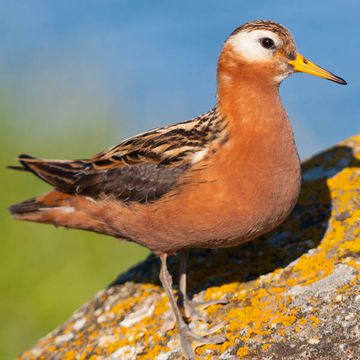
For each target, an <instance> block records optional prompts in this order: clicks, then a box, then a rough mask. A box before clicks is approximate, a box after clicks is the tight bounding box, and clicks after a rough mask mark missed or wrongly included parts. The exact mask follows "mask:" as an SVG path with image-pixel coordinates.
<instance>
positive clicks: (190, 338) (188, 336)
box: [160, 254, 225, 360]
mask: <svg viewBox="0 0 360 360" xmlns="http://www.w3.org/2000/svg"><path fill="white" fill-rule="evenodd" d="M166 259H167V254H161V255H160V260H161V269H160V281H161V283H162V286H163V288H164V289H165V291H166V294H167V296H168V298H169V301H170V305H171V308H172V311H173V313H174V315H175V319H176V323H177V326H178V328H179V333H180V345H181V348H182V350H183V352H184V355H185V357H186V358H187V359H188V360H194V359H195V351H194V350H193V347H192V343H193V342H194V343H195V344H194V345H195V346H194V347H196V346H200V345H204V344H219V343H222V342H224V341H225V339H224V338H223V337H221V336H215V337H213V338H204V337H202V336H200V335H197V334H195V333H193V332H192V331H191V330H190V329H189V327H188V325H187V324H186V323H185V321H184V319H183V318H182V316H181V313H180V310H179V307H178V305H177V303H176V300H175V296H174V293H173V289H172V277H171V275H170V273H169V271H168V269H167V264H166Z"/></svg>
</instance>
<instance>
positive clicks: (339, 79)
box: [335, 76, 347, 85]
mask: <svg viewBox="0 0 360 360" xmlns="http://www.w3.org/2000/svg"><path fill="white" fill-rule="evenodd" d="M335 82H337V83H338V84H340V85H347V81H346V80H344V79H342V78H341V77H338V76H337V79H336V80H335Z"/></svg>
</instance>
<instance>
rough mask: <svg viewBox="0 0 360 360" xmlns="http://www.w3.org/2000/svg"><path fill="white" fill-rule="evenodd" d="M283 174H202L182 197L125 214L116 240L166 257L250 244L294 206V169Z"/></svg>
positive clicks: (296, 191)
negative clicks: (186, 250)
mask: <svg viewBox="0 0 360 360" xmlns="http://www.w3.org/2000/svg"><path fill="white" fill-rule="evenodd" d="M286 169H287V170H286V171H287V173H286V176H283V175H285V174H282V171H280V172H278V173H277V174H274V173H271V172H272V169H271V168H270V169H268V171H269V173H266V174H264V173H261V172H260V173H258V174H255V173H254V172H252V177H251V176H245V177H244V176H241V175H240V174H237V173H236V172H235V173H234V174H229V173H226V172H224V173H222V172H219V171H216V173H214V174H211V172H210V173H209V172H207V174H206V177H207V180H206V181H205V180H204V181H202V180H201V181H192V183H193V185H191V186H189V185H188V184H187V185H186V186H184V189H185V190H184V191H182V189H181V187H180V188H179V190H178V192H177V193H176V194H174V195H172V196H169V197H164V198H163V199H161V200H159V201H156V202H155V203H153V204H146V205H135V206H134V207H132V208H128V209H127V210H126V211H127V212H130V214H129V216H128V217H126V216H125V217H124V218H123V219H122V221H121V223H122V224H119V225H120V226H119V228H120V229H121V234H122V235H123V236H124V237H126V238H128V239H130V240H133V241H135V242H137V243H139V244H141V245H143V246H146V247H147V248H149V249H151V250H153V251H154V252H168V253H170V252H176V251H177V250H179V249H182V248H190V247H205V248H214V247H229V246H235V245H238V244H240V243H242V242H245V241H248V240H251V239H253V238H255V237H257V236H259V235H261V234H263V233H265V232H267V231H270V230H271V229H273V228H274V227H276V226H277V225H278V224H280V223H281V222H282V221H283V220H284V219H285V218H286V217H287V216H288V214H289V212H290V211H291V210H292V208H293V206H294V205H295V203H296V200H297V197H298V194H299V186H300V171H299V165H298V164H295V166H294V167H293V169H289V168H288V167H286ZM289 171H291V172H293V173H292V174H291V175H290V174H289V173H288V172H289ZM249 172H250V173H251V171H249ZM249 172H248V173H249ZM230 175H231V176H230ZM254 177H255V178H254ZM118 213H119V212H118ZM122 213H123V214H125V213H126V212H124V211H123V212H122Z"/></svg>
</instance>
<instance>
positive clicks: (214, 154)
mask: <svg viewBox="0 0 360 360" xmlns="http://www.w3.org/2000/svg"><path fill="white" fill-rule="evenodd" d="M295 72H305V73H309V74H312V75H316V76H319V77H322V78H325V79H329V80H332V81H334V82H337V83H339V84H346V82H345V80H343V79H341V78H340V77H338V76H335V75H334V74H332V73H330V72H329V71H327V70H324V69H322V68H321V67H319V66H317V65H315V64H314V63H312V62H311V61H309V60H307V59H306V58H304V57H303V56H302V55H300V54H299V53H298V52H297V50H296V47H295V43H294V40H293V37H292V35H291V33H290V32H289V31H288V30H287V29H286V28H285V27H283V26H282V25H280V24H278V23H275V22H272V21H251V22H248V23H246V24H244V25H242V26H240V27H238V28H237V29H236V30H235V31H233V33H232V34H231V35H230V36H229V37H228V38H227V40H226V41H225V43H224V46H223V48H222V51H221V54H220V57H219V61H218V68H217V101H216V105H215V106H214V108H213V109H212V110H210V111H209V112H207V113H205V114H203V115H201V116H198V117H196V118H194V119H191V120H189V121H186V122H182V123H177V124H175V125H170V126H166V127H162V128H158V129H155V130H151V131H148V132H145V133H143V134H140V135H137V136H134V137H132V138H129V139H127V140H124V141H123V142H121V143H120V144H119V145H116V146H114V147H111V148H110V149H108V150H105V151H104V152H101V153H99V154H97V155H95V156H94V157H93V158H90V159H85V160H46V159H38V158H34V157H30V156H28V155H20V156H19V158H18V160H19V161H20V163H21V166H18V167H17V166H13V167H12V168H15V169H21V170H25V171H29V172H32V173H34V174H35V175H37V176H38V177H39V178H41V179H42V180H44V181H45V182H47V183H49V184H50V185H52V186H53V187H54V189H53V190H52V191H50V192H49V193H47V194H45V195H41V196H38V197H35V198H32V199H30V200H27V201H24V202H22V203H19V204H16V205H13V206H12V207H11V208H10V211H11V213H12V215H13V216H14V217H15V218H16V219H20V220H29V221H36V222H40V223H49V224H54V225H59V226H65V227H68V228H78V229H85V230H91V231H95V232H98V233H102V234H107V235H110V236H113V237H115V238H120V239H126V240H129V241H133V242H136V243H138V244H141V245H143V246H145V247H147V248H148V249H150V250H152V251H153V252H154V253H155V254H157V255H158V256H159V257H160V260H161V270H160V280H161V283H162V285H163V287H164V289H165V291H166V293H167V295H168V297H169V300H170V304H171V308H172V311H173V313H174V316H175V318H176V322H177V325H178V330H179V334H180V344H181V347H182V350H183V353H184V356H185V357H186V358H187V359H194V358H195V351H194V348H193V347H194V346H193V345H194V343H197V344H198V345H199V344H208V343H220V342H222V341H224V338H223V337H221V336H214V337H206V334H205V336H200V335H199V334H196V333H195V332H193V331H192V330H190V328H189V327H188V324H187V322H186V321H185V320H184V316H183V315H184V314H183V312H182V311H181V310H182V309H180V308H179V305H178V304H177V301H176V298H175V296H174V294H173V288H172V277H171V275H170V273H169V272H168V269H167V262H166V261H167V257H168V256H169V255H172V254H175V253H177V252H180V258H181V259H180V285H179V290H180V293H181V295H182V298H183V308H184V309H185V315H187V316H188V317H190V318H195V317H196V316H200V317H201V314H200V315H199V314H198V312H197V310H196V308H194V307H195V305H194V304H193V303H192V302H191V301H190V300H189V299H188V296H187V294H186V250H187V249H189V248H219V247H230V246H235V245H239V244H241V243H243V242H246V241H249V240H252V239H254V238H255V237H258V236H259V235H261V234H264V233H266V232H268V231H270V230H272V229H274V228H275V227H276V226H277V225H279V224H280V223H281V222H282V221H283V220H284V219H285V218H286V217H287V216H288V214H289V213H290V212H291V210H292V209H293V207H294V205H295V203H296V201H297V198H298V195H299V189H300V182H301V172H300V162H299V157H298V153H297V149H296V145H295V142H294V137H293V133H292V129H291V125H290V122H289V119H288V116H287V114H286V111H285V110H284V108H283V106H282V104H281V101H280V97H279V85H280V83H281V82H282V81H283V80H284V79H285V78H286V77H288V76H289V75H290V74H293V73H295ZM215 328H216V326H215ZM209 332H210V331H209Z"/></svg>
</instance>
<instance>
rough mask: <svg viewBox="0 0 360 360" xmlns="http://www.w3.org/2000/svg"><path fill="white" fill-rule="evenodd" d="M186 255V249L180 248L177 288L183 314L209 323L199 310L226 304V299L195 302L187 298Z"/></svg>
mask: <svg viewBox="0 0 360 360" xmlns="http://www.w3.org/2000/svg"><path fill="white" fill-rule="evenodd" d="M187 255H188V254H187V250H180V266H179V273H180V279H179V289H180V293H181V296H182V300H183V305H184V311H185V316H186V317H187V318H189V319H192V320H202V321H205V322H207V323H210V322H211V321H210V320H209V319H208V318H207V317H206V316H205V315H203V314H201V311H204V310H205V309H206V308H207V307H208V306H210V305H218V304H227V302H228V301H227V300H226V299H219V300H213V301H204V302H195V301H191V300H189V298H188V296H187V290H186V262H187ZM198 309H199V310H200V311H199V310H198Z"/></svg>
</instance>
